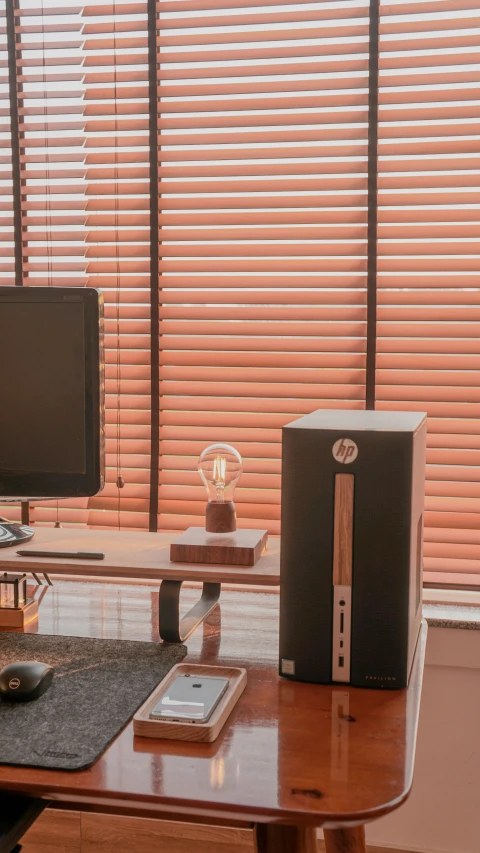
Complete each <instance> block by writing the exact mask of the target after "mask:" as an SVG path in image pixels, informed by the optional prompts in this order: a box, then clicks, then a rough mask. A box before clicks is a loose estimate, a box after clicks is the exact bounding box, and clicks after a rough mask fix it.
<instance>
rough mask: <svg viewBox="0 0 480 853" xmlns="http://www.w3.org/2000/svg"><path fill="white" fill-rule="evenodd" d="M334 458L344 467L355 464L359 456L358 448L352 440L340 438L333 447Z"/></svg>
mask: <svg viewBox="0 0 480 853" xmlns="http://www.w3.org/2000/svg"><path fill="white" fill-rule="evenodd" d="M332 453H333V458H334V459H336V460H337V462H341V463H342V464H343V465H348V464H349V463H350V462H353V461H354V460H355V459H356V458H357V456H358V447H357V445H356V444H355V442H354V441H352V439H351V438H339V439H338V441H336V442H335V444H334V445H333V447H332Z"/></svg>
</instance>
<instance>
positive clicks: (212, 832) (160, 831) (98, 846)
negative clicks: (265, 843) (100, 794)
mask: <svg viewBox="0 0 480 853" xmlns="http://www.w3.org/2000/svg"><path fill="white" fill-rule="evenodd" d="M252 848H253V842H252V833H251V832H249V831H248V830H241V829H230V828H228V827H209V826H197V825H189V824H185V823H177V822H172V823H169V822H166V821H158V820H148V819H147V820H140V819H138V818H129V817H120V818H118V817H117V816H116V815H93V814H92V815H90V814H85V815H82V846H81V853H141V851H145V853H154V851H159V853H160V851H161V853H252ZM27 853H28V851H27Z"/></svg>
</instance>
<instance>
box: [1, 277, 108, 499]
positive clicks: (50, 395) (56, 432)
mask: <svg viewBox="0 0 480 853" xmlns="http://www.w3.org/2000/svg"><path fill="white" fill-rule="evenodd" d="M0 364H1V365H2V372H1V382H0V503H1V502H2V501H5V500H37V499H42V498H70V497H83V496H88V495H94V494H96V493H97V492H98V491H100V489H102V488H103V484H104V358H103V300H102V296H101V294H100V293H99V292H98V291H97V290H95V289H94V288H91V287H87V288H81V287H0Z"/></svg>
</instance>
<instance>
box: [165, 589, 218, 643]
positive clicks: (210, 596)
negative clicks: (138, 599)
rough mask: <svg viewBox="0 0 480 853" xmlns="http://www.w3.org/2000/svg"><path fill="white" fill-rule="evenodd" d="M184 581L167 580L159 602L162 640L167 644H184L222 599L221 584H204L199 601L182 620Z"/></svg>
mask: <svg viewBox="0 0 480 853" xmlns="http://www.w3.org/2000/svg"><path fill="white" fill-rule="evenodd" d="M182 584H183V581H172V580H165V581H162V583H161V584H160V595H159V600H158V612H159V623H160V624H159V631H160V638H161V639H162V640H164V641H165V642H166V643H183V642H184V640H186V639H187V637H189V636H190V634H191V633H192V632H193V631H194V630H195V628H198V626H199V625H201V623H202V622H203V620H204V619H206V617H207V616H208V614H209V613H211V612H212V610H213V609H214V607H216V606H217V604H218V599H219V598H220V589H221V585H220V584H219V583H204V584H203V589H202V595H201V598H200V599H199V601H197V603H196V604H194V605H193V607H191V608H190V610H189V611H188V613H186V614H185V616H184V617H183V619H180V592H181V589H182Z"/></svg>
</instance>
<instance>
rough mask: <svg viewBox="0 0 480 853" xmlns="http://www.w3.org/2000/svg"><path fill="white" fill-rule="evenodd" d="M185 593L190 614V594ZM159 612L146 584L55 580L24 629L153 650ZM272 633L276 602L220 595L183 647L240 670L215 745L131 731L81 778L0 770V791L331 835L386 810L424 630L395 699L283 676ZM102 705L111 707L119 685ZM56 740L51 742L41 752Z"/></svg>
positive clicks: (403, 777) (410, 759)
mask: <svg viewBox="0 0 480 853" xmlns="http://www.w3.org/2000/svg"><path fill="white" fill-rule="evenodd" d="M185 595H186V598H187V603H189V601H188V599H189V597H191V598H192V600H193V599H194V598H196V597H197V595H198V592H197V590H196V589H187V590H186V593H185ZM157 605H158V593H157V592H156V591H155V590H154V589H152V588H151V587H148V586H145V585H140V584H138V585H130V586H127V585H120V584H112V583H108V584H104V583H98V582H97V583H81V582H67V581H59V582H57V583H55V585H54V586H53V587H52V588H50V589H48V590H47V592H46V594H45V596H44V599H43V601H42V604H41V607H40V617H39V623H38V628H35V627H34V628H33V629H32V631H33V632H34V631H36V630H38V631H39V632H41V633H46V634H60V635H74V636H92V637H105V638H120V639H129V640H147V639H152V641H156V638H157V637H158V617H157V612H158V608H157ZM220 623H221V624H220ZM220 628H221V630H220ZM277 630H278V595H277V594H274V593H261V592H256V593H254V592H247V591H244V592H238V591H235V590H225V592H224V594H223V597H222V601H221V607H220V608H217V609H216V610H215V611H214V613H213V614H212V615H211V616H210V617H209V619H208V620H207V622H206V623H205V624H204V626H203V629H202V628H200V629H199V630H198V631H196V632H195V634H194V635H192V637H190V639H189V640H188V641H187V646H188V652H189V653H188V657H187V660H188V661H192V662H194V661H201V662H208V663H211V664H215V663H222V664H232V665H242V666H247V667H248V685H247V689H246V690H245V692H244V694H243V696H242V697H241V699H240V701H239V703H238V705H237V706H236V708H235V710H234V712H233V714H232V716H231V717H230V719H229V721H228V723H227V725H226V727H225V729H224V730H223V732H222V734H221V735H220V737H219V738H218V740H217V741H216V742H215V743H213V744H189V743H183V742H167V741H164V742H162V741H155V740H150V739H145V738H136V737H134V735H133V730H132V724H131V723H130V724H129V725H128V726H127V727H126V728H125V729H124V730H123V732H121V734H120V735H119V736H118V737H117V739H116V740H115V741H114V742H113V744H112V745H111V746H110V747H109V749H108V750H107V751H106V753H104V755H103V756H102V757H101V758H100V759H99V760H98V761H97V763H96V764H95V765H94V766H93V767H92V768H90V769H89V770H84V771H81V772H66V771H63V772H61V771H52V770H36V769H28V768H15V767H6V766H2V767H0V787H2V788H7V789H9V790H12V791H24V792H28V793H31V794H35V795H39V796H42V797H46V798H47V797H48V798H51V799H53V800H57V801H61V802H64V803H68V804H73V805H78V804H83V806H84V807H87V808H93V809H95V808H97V809H98V810H108V809H112V810H115V811H124V812H126V813H131V814H134V813H138V814H150V815H151V816H155V815H158V816H162V814H163V815H168V816H172V815H177V816H179V815H185V816H187V815H190V816H192V817H193V816H196V817H197V818H201V819H203V820H205V821H206V822H208V820H209V819H221V820H237V821H238V820H239V821H242V822H243V821H255V822H271V821H278V822H283V823H295V824H309V825H318V826H320V825H322V824H325V823H326V824H327V825H330V826H339V825H346V824H348V823H349V822H355V821H356V822H360V823H363V822H366V821H368V820H370V819H373V818H375V817H378V816H380V815H381V814H384V813H386V812H388V811H390V810H391V809H392V808H394V807H395V806H396V805H398V804H399V803H400V802H402V801H403V800H404V799H405V797H406V796H407V795H408V792H409V789H410V786H411V782H412V773H413V764H414V751H415V735H416V729H417V722H418V713H419V704H420V693H421V682H422V671H423V660H424V649H425V640H426V626H424V628H423V630H422V635H421V639H420V642H419V647H418V649H417V656H416V660H415V664H414V670H413V673H412V678H411V682H410V687H409V689H408V690H406V691H394V692H393V691H385V692H381V691H377V690H363V689H354V688H350V689H349V688H348V687H347V688H343V687H341V686H338V685H337V686H333V687H332V686H316V685H309V684H301V683H294V682H289V681H285V680H283V679H280V678H279V677H278V675H277ZM113 701H120V702H121V687H120V689H119V694H118V696H117V697H116V700H115V698H114V699H113ZM54 742H55V740H54V733H52V738H51V741H49V742H48V743H46V748H49V747H50V748H53V745H54Z"/></svg>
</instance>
